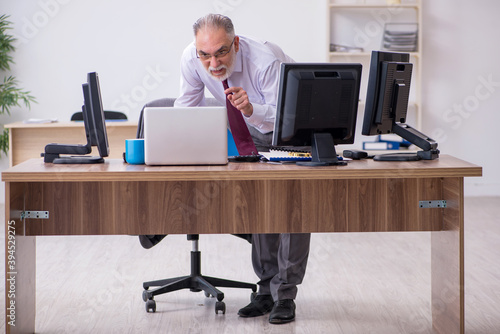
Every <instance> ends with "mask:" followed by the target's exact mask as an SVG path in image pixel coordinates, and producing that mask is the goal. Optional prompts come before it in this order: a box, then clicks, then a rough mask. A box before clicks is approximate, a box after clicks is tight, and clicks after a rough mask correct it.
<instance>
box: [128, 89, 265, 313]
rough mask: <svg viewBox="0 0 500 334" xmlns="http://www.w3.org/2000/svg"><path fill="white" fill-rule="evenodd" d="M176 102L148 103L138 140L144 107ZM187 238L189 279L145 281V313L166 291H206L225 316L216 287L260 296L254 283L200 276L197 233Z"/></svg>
mask: <svg viewBox="0 0 500 334" xmlns="http://www.w3.org/2000/svg"><path fill="white" fill-rule="evenodd" d="M174 102H175V99H173V98H165V99H159V100H154V101H152V102H150V103H148V104H146V105H145V106H144V107H143V108H142V110H141V113H140V116H139V123H138V125H137V138H144V123H143V116H144V108H146V107H171V106H173V105H174ZM207 104H208V105H218V104H217V100H215V99H207ZM235 236H237V237H239V238H242V239H245V240H247V241H249V242H251V236H252V235H251V234H235ZM187 239H188V240H190V241H191V242H192V251H191V273H190V275H187V276H181V277H175V278H167V279H161V280H156V281H150V282H144V283H143V284H142V285H143V288H144V291H143V292H142V299H143V300H144V301H145V302H146V312H155V311H156V302H155V300H154V296H157V295H161V294H164V293H167V292H172V291H177V290H181V289H190V290H191V291H193V292H199V291H202V290H203V291H204V292H205V296H207V297H210V296H213V297H216V298H217V302H216V303H215V313H216V314H217V313H219V311H221V312H222V313H223V314H224V313H226V304H225V303H224V302H223V301H222V300H223V299H224V293H223V292H221V291H220V290H218V289H217V288H216V287H226V288H243V289H252V291H253V292H252V294H251V299H252V298H254V297H255V296H256V294H257V292H256V291H257V285H255V284H251V283H244V282H238V281H231V280H227V279H222V278H215V277H209V276H204V275H202V274H201V252H200V251H199V250H198V240H199V235H198V234H188V235H187ZM150 287H157V288H156V289H153V290H149V288H150Z"/></svg>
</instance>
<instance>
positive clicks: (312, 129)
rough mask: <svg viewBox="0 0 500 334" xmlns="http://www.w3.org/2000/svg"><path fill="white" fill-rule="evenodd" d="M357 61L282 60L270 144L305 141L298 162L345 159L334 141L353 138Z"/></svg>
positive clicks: (300, 144) (295, 144) (289, 144)
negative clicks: (304, 157) (307, 154)
mask: <svg viewBox="0 0 500 334" xmlns="http://www.w3.org/2000/svg"><path fill="white" fill-rule="evenodd" d="M361 68H362V66H361V64H335V63H283V64H281V69H280V82H279V91H278V102H277V111H276V121H275V127H274V134H273V142H272V145H273V146H278V147H287V148H288V147H292V148H294V147H304V146H305V147H310V149H311V157H312V159H311V160H312V161H310V162H305V161H304V162H298V163H297V164H300V165H309V166H325V165H345V164H346V163H345V161H341V160H339V159H338V158H337V153H336V150H335V145H338V144H352V143H354V133H355V128H356V117H357V111H358V103H359V87H360V80H361Z"/></svg>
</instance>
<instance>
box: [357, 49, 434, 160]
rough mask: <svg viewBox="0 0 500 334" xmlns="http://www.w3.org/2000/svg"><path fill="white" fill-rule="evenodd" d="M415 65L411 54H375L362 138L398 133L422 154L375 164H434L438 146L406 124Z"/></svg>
mask: <svg viewBox="0 0 500 334" xmlns="http://www.w3.org/2000/svg"><path fill="white" fill-rule="evenodd" d="M412 69H413V65H412V64H411V63H410V55H409V54H408V53H396V52H381V51H373V52H372V57H371V62H370V76H369V78H368V89H367V95H366V106H365V115H364V119H363V129H362V131H361V133H362V134H363V135H367V136H372V135H381V134H387V133H395V134H397V135H399V136H400V137H402V138H404V139H406V140H407V141H409V142H410V143H412V144H415V145H416V146H418V147H420V148H421V149H422V150H423V151H418V152H415V153H397V154H385V155H376V156H375V157H374V160H383V161H407V160H421V159H425V160H433V159H436V158H437V157H438V156H439V150H437V145H438V144H437V143H436V142H435V141H434V140H432V139H431V138H429V137H427V136H426V135H424V134H423V133H421V132H419V131H418V130H416V129H414V128H412V127H411V126H409V125H408V124H406V116H407V112H408V101H409V96H410V84H411V75H412Z"/></svg>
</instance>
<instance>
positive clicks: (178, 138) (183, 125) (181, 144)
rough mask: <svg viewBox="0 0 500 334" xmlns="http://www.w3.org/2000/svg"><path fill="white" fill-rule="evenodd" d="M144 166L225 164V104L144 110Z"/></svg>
mask: <svg viewBox="0 0 500 334" xmlns="http://www.w3.org/2000/svg"><path fill="white" fill-rule="evenodd" d="M144 160H145V163H146V165H224V164H227V112H226V107H161V108H145V109H144Z"/></svg>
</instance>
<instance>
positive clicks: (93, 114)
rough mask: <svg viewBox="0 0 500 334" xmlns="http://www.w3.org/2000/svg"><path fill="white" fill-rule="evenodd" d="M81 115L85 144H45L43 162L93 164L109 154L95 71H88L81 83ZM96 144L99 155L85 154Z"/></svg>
mask: <svg viewBox="0 0 500 334" xmlns="http://www.w3.org/2000/svg"><path fill="white" fill-rule="evenodd" d="M82 90H83V100H84V104H83V106H82V117H83V123H84V127H85V135H86V139H87V144H86V145H80V144H47V145H46V146H45V151H44V153H43V154H42V155H43V157H44V162H51V163H55V164H94V163H102V162H104V159H103V157H107V156H108V155H109V146H108V136H107V132H106V124H105V119H104V111H103V108H102V100H101V92H100V88H99V78H98V76H97V73H89V74H88V75H87V82H86V83H84V84H83V85H82ZM92 146H97V148H98V150H99V156H90V155H87V154H89V153H91V152H92Z"/></svg>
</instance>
